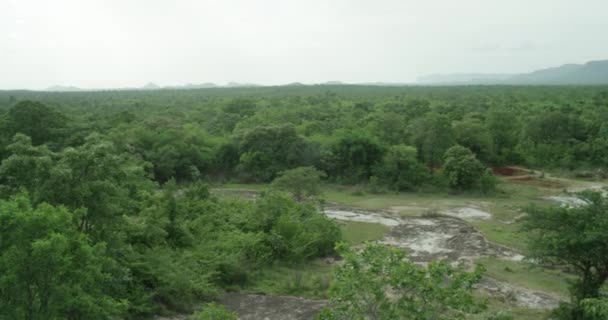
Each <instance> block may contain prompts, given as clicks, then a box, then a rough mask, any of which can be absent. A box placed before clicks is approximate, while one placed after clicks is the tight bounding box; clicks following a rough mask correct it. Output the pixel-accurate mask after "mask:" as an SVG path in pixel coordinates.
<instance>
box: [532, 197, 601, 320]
mask: <svg viewBox="0 0 608 320" xmlns="http://www.w3.org/2000/svg"><path fill="white" fill-rule="evenodd" d="M579 197H580V199H582V200H583V201H584V202H585V204H584V205H581V206H576V207H570V206H568V207H548V208H541V207H530V208H528V210H527V213H528V215H527V216H526V217H525V218H524V220H523V226H524V229H525V230H527V231H528V232H529V235H530V241H529V243H530V253H531V257H532V258H534V259H536V260H537V261H539V262H541V263H548V264H551V265H555V266H561V267H568V268H570V270H572V271H573V272H575V273H576V275H577V276H578V279H577V280H576V281H575V282H574V283H573V284H572V285H571V288H570V293H571V296H572V302H571V304H564V305H562V306H561V308H560V310H558V311H557V314H558V315H560V316H561V318H562V319H593V318H590V317H585V316H584V310H583V309H584V305H583V301H586V300H587V301H589V300H588V299H598V298H601V288H602V286H603V285H604V284H605V283H606V279H608V254H606V252H608V233H606V230H608V201H607V200H606V198H605V197H603V196H602V195H601V193H596V192H585V193H582V194H579Z"/></svg>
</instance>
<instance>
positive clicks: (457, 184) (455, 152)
mask: <svg viewBox="0 0 608 320" xmlns="http://www.w3.org/2000/svg"><path fill="white" fill-rule="evenodd" d="M444 159H445V164H444V165H443V174H444V175H445V176H446V177H447V179H448V181H449V185H450V187H451V188H453V189H455V190H459V191H462V190H469V189H472V188H473V187H474V186H475V185H476V184H477V183H478V182H479V180H480V179H481V177H482V176H484V174H485V172H486V171H485V168H484V166H483V164H481V162H479V160H477V158H476V157H475V155H474V154H473V153H472V152H471V150H469V149H467V148H465V147H462V146H454V147H451V148H450V149H448V151H446V153H445V156H444ZM484 183H485V182H484ZM484 188H488V186H484Z"/></svg>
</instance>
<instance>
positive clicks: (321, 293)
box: [243, 259, 333, 299]
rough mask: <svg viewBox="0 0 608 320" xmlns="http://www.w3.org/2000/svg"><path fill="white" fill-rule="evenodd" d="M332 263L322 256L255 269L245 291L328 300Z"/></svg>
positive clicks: (331, 278)
mask: <svg viewBox="0 0 608 320" xmlns="http://www.w3.org/2000/svg"><path fill="white" fill-rule="evenodd" d="M332 280H333V265H331V264H328V263H326V262H325V261H324V260H322V259H317V260H313V261H310V262H307V263H306V264H299V265H273V266H268V267H264V268H261V269H259V270H255V271H253V272H252V273H251V274H250V276H249V279H248V281H247V284H246V285H245V286H244V287H243V290H245V291H247V292H252V293H262V294H271V295H291V296H299V297H305V298H312V299H326V298H327V292H328V290H329V286H330V284H331V282H332Z"/></svg>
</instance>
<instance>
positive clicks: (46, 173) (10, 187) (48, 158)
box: [0, 133, 54, 203]
mask: <svg viewBox="0 0 608 320" xmlns="http://www.w3.org/2000/svg"><path fill="white" fill-rule="evenodd" d="M7 149H8V151H9V152H10V153H11V155H10V156H9V157H8V158H6V159H4V160H3V161H2V164H0V184H1V185H0V186H1V187H2V189H4V190H2V191H3V193H7V194H13V193H16V192H17V191H19V189H21V188H25V189H26V190H27V191H28V192H29V194H30V195H31V198H32V200H33V201H34V203H38V202H39V201H40V200H41V199H42V198H43V197H44V196H45V195H44V190H43V185H44V184H45V183H46V182H47V180H48V179H49V177H50V175H51V169H52V168H53V166H54V159H53V157H54V154H53V153H52V152H51V151H50V150H49V149H48V148H47V147H46V146H32V141H31V139H30V138H29V137H28V136H26V135H23V134H20V133H18V134H16V135H15V137H14V138H13V143H12V144H10V145H9V146H8V147H7Z"/></svg>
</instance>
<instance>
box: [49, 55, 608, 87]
mask: <svg viewBox="0 0 608 320" xmlns="http://www.w3.org/2000/svg"><path fill="white" fill-rule="evenodd" d="M475 84H490V85H491V84H496V85H500V84H504V85H599V84H606V85H608V60H600V61H590V62H587V63H585V64H565V65H562V66H560V67H555V68H548V69H541V70H537V71H533V72H530V73H521V74H494V73H462V74H433V75H427V76H422V77H419V78H418V81H416V82H414V83H397V82H395V83H391V82H366V83H350V84H349V83H344V82H341V81H327V82H324V83H318V84H310V85H326V86H339V85H366V86H407V85H475ZM306 85H309V84H304V83H300V82H292V83H289V84H285V85H283V86H293V87H295V86H306ZM261 86H262V85H259V84H255V83H239V82H229V83H227V84H225V85H218V84H215V83H211V82H206V83H200V84H193V83H188V84H185V85H179V86H164V87H161V86H159V85H157V84H155V83H153V82H150V83H148V84H146V85H145V86H142V87H136V88H113V89H81V88H78V87H74V86H60V85H56V86H52V87H49V88H47V89H46V91H61V92H76V91H101V90H160V89H203V88H251V87H261Z"/></svg>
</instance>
